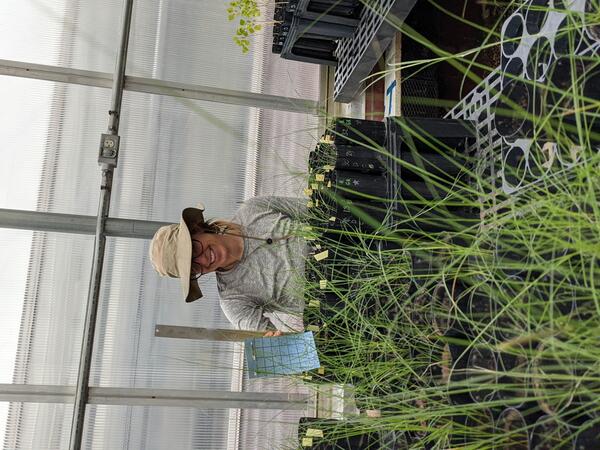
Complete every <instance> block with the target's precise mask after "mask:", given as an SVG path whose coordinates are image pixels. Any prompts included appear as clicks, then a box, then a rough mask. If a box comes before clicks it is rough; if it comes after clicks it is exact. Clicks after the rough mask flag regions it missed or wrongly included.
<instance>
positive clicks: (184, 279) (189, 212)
mask: <svg viewBox="0 0 600 450" xmlns="http://www.w3.org/2000/svg"><path fill="white" fill-rule="evenodd" d="M198 223H204V214H203V213H202V210H201V209H198V208H186V209H184V210H183V212H182V213H181V221H180V222H179V234H178V236H177V269H178V272H179V279H180V281H181V289H182V291H183V297H184V298H185V301H186V303H190V302H193V301H195V300H198V299H199V298H202V291H201V290H200V286H199V284H198V280H197V279H194V278H192V236H191V234H190V227H193V225H196V224H198Z"/></svg>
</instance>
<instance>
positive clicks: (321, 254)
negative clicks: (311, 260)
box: [315, 250, 329, 261]
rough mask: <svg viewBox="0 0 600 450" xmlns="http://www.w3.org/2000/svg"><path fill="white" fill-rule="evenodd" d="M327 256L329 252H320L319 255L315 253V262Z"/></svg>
mask: <svg viewBox="0 0 600 450" xmlns="http://www.w3.org/2000/svg"><path fill="white" fill-rule="evenodd" d="M328 256H329V250H325V251H322V252H321V253H317V254H316V255H315V259H316V260H317V261H321V260H323V259H325V258H327V257H328Z"/></svg>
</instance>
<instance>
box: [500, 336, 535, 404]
mask: <svg viewBox="0 0 600 450" xmlns="http://www.w3.org/2000/svg"><path fill="white" fill-rule="evenodd" d="M516 348H517V350H516V351H515V352H514V353H505V352H500V353H498V356H497V362H498V371H499V372H501V373H502V375H500V377H499V379H498V384H499V385H500V386H499V389H498V398H499V399H500V400H502V401H503V402H504V404H505V405H507V406H509V407H516V408H518V407H520V406H522V405H523V403H525V401H526V398H527V388H528V383H529V370H530V369H529V359H528V358H527V356H526V353H525V349H524V348H523V347H522V346H521V345H519V344H517V345H516Z"/></svg>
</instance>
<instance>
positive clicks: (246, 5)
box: [227, 0, 262, 53]
mask: <svg viewBox="0 0 600 450" xmlns="http://www.w3.org/2000/svg"><path fill="white" fill-rule="evenodd" d="M259 17H260V8H259V5H258V3H257V2H256V0H234V1H232V2H230V3H229V7H228V8H227V19H228V20H229V21H230V22H231V21H234V20H237V19H238V18H239V21H238V27H237V29H236V31H235V36H234V37H233V41H234V42H235V43H236V44H237V45H239V46H240V47H241V49H242V52H243V53H248V51H249V50H250V39H249V38H250V36H251V35H252V34H253V33H255V32H256V31H260V30H261V29H262V25H261V24H260V23H258V22H257V19H258V18H259Z"/></svg>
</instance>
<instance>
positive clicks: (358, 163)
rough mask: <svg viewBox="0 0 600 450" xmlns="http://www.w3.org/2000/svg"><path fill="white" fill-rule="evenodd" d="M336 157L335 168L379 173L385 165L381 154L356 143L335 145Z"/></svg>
mask: <svg viewBox="0 0 600 450" xmlns="http://www.w3.org/2000/svg"><path fill="white" fill-rule="evenodd" d="M335 149H336V152H337V158H336V160H335V163H334V164H335V168H336V169H338V170H350V171H356V172H363V173H371V174H381V173H384V172H385V167H384V165H383V163H382V162H381V155H380V154H379V153H378V152H376V151H374V150H372V149H370V148H367V147H361V146H357V145H353V146H350V145H336V146H335Z"/></svg>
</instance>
